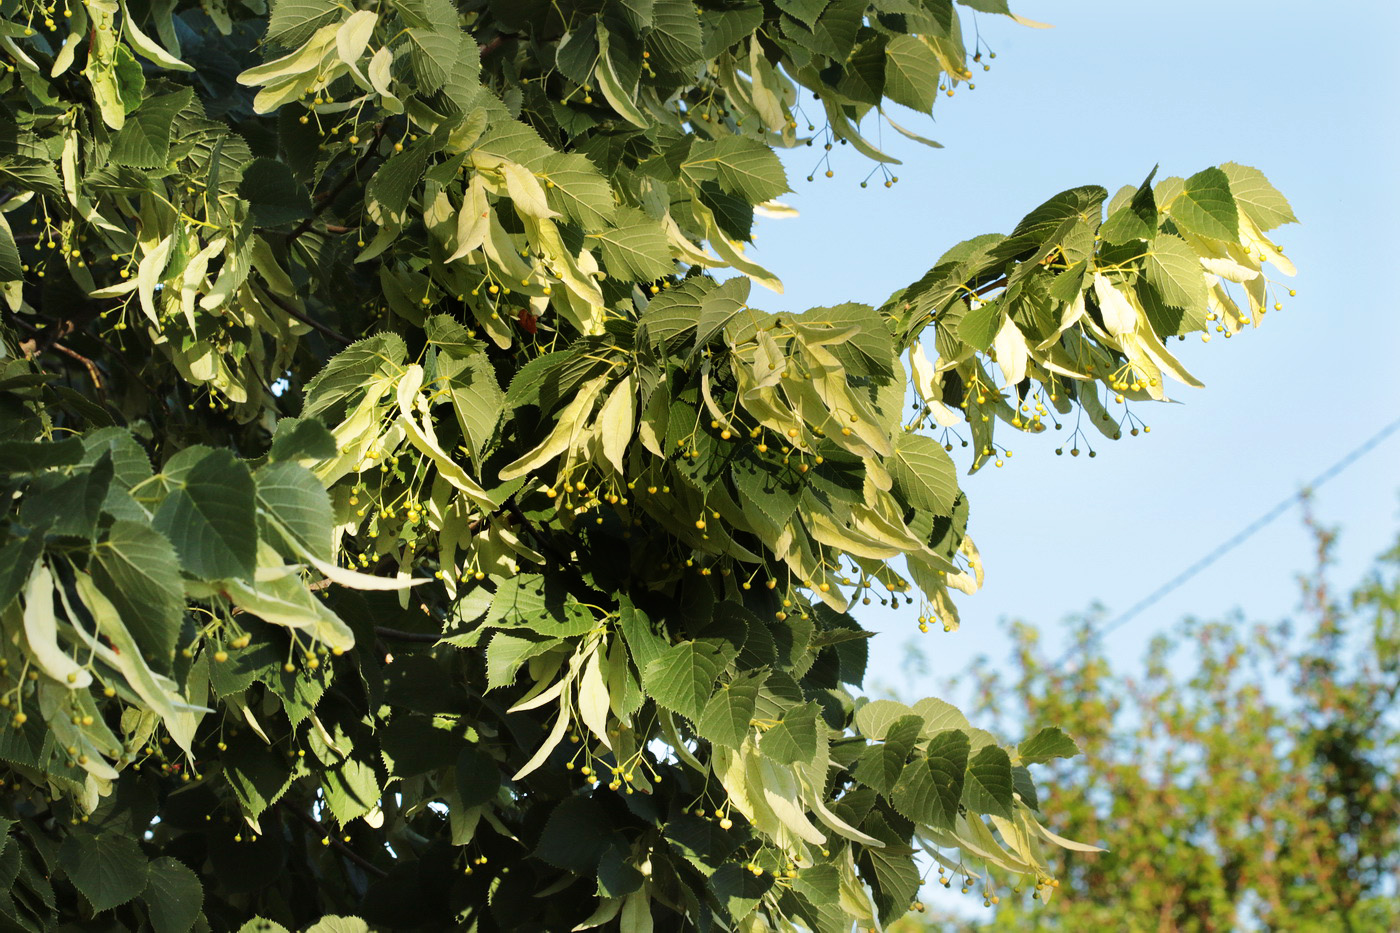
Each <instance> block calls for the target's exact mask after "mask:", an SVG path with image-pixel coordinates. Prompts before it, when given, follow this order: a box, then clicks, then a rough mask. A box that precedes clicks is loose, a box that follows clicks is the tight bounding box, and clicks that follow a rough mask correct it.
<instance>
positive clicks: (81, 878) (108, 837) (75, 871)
mask: <svg viewBox="0 0 1400 933" xmlns="http://www.w3.org/2000/svg"><path fill="white" fill-rule="evenodd" d="M58 864H59V865H60V866H62V868H63V870H64V871H65V872H67V873H68V880H69V881H71V882H73V886H74V887H76V888H77V889H78V890H79V891H80V892H82V895H83V897H85V898H87V899H88V903H90V904H91V905H92V909H93V910H96V911H103V910H110V909H112V908H113V907H116V906H118V905H120V904H125V903H126V902H127V901H129V900H131V899H132V898H134V897H136V896H137V895H138V894H140V893H141V892H142V891H144V890H145V889H146V880H147V874H148V872H149V869H150V863H149V862H147V860H146V856H145V854H144V853H143V852H142V851H141V847H140V846H138V845H137V844H136V840H135V839H132V838H131V837H130V836H126V835H123V834H122V833H120V832H116V831H112V832H105V833H99V834H96V835H92V834H88V833H79V832H77V831H74V832H73V833H70V834H69V835H68V837H67V838H66V839H64V840H63V845H62V846H60V847H59V850H58Z"/></svg>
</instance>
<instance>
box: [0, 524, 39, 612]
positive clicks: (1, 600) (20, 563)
mask: <svg viewBox="0 0 1400 933" xmlns="http://www.w3.org/2000/svg"><path fill="white" fill-rule="evenodd" d="M43 552H44V536H43V535H42V534H28V535H20V534H17V533H15V532H13V531H12V532H10V534H9V540H7V541H6V542H5V543H4V545H3V546H0V610H3V609H5V608H6V607H7V606H9V605H10V603H11V602H12V601H13V600H14V598H15V597H16V596H18V595H19V591H20V590H21V589H23V588H24V584H25V582H26V581H27V580H28V579H29V574H30V573H31V572H32V571H33V570H34V563H35V561H37V560H38V559H39V555H40V554H42V553H43Z"/></svg>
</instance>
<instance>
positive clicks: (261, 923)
mask: <svg viewBox="0 0 1400 933" xmlns="http://www.w3.org/2000/svg"><path fill="white" fill-rule="evenodd" d="M238 933H288V930H287V928H286V927H284V926H282V924H280V923H278V922H277V921H275V920H268V919H266V918H265V917H254V918H253V919H252V920H249V921H248V922H247V923H245V924H243V926H241V927H239V928H238Z"/></svg>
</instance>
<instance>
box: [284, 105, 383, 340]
mask: <svg viewBox="0 0 1400 933" xmlns="http://www.w3.org/2000/svg"><path fill="white" fill-rule="evenodd" d="M386 131H387V127H386V126H385V124H384V123H382V122H381V123H376V124H375V125H374V138H373V139H371V140H370V143H369V145H368V146H366V147H365V153H364V155H362V156H360V158H359V160H358V161H356V162H355V164H354V166H353V167H351V168H350V169H349V170H347V171H346V173H345V174H344V175H341V176H340V178H339V180H337V181H336V183H335V184H334V185H332V186H331V189H330V190H329V191H326V192H323V193H322V194H318V195H317V196H316V202H317V203H316V206H315V207H314V208H312V209H311V215H310V216H309V217H307V218H306V219H305V220H303V221H302V222H301V223H299V224H297V225H296V226H295V227H293V228H292V232H291V233H289V234H287V245H288V246H291V245H292V244H293V243H294V242H296V239H297V237H299V236H301V235H302V234H303V233H305V232H306V231H308V230H310V229H311V225H312V224H313V223H315V221H316V218H317V217H319V216H321V214H322V213H323V212H324V211H325V210H326V209H327V208H329V207H330V206H331V205H332V204H334V203H335V199H336V198H338V197H340V195H341V193H342V192H343V191H344V190H345V189H346V188H348V187H349V186H350V183H351V182H353V181H354V180H355V179H356V178H358V177H359V175H360V171H361V170H362V169H363V168H364V167H365V166H367V165H369V163H370V160H371V159H373V158H374V157H375V156H376V155H377V154H378V150H379V143H380V141H381V140H383V139H384V133H385V132H386ZM347 342H348V341H347Z"/></svg>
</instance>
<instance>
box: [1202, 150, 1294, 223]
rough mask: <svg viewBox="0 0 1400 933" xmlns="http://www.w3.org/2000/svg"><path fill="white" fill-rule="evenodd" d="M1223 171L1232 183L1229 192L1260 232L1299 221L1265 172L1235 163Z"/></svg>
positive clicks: (1224, 165)
mask: <svg viewBox="0 0 1400 933" xmlns="http://www.w3.org/2000/svg"><path fill="white" fill-rule="evenodd" d="M1220 170H1221V171H1223V172H1224V173H1225V176H1226V177H1227V178H1228V179H1229V180H1230V193H1231V194H1232V195H1234V197H1235V203H1236V204H1237V205H1238V206H1239V208H1240V209H1241V210H1242V211H1244V212H1245V213H1246V214H1248V215H1249V218H1250V219H1251V220H1253V221H1254V224H1255V226H1257V227H1258V228H1259V229H1260V230H1272V229H1273V228H1275V227H1277V226H1279V225H1280V224H1292V223H1297V222H1298V218H1297V217H1295V216H1293V208H1292V207H1291V206H1290V205H1289V203H1288V199H1287V198H1285V197H1284V196H1283V195H1282V194H1281V193H1279V190H1278V189H1277V188H1275V187H1274V186H1273V185H1271V184H1270V183H1269V180H1268V179H1267V178H1265V177H1264V173H1263V172H1261V171H1259V170H1258V169H1257V168H1250V167H1249V166H1248V165H1240V164H1238V163H1235V162H1226V163H1225V164H1223V165H1221V166H1220Z"/></svg>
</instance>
